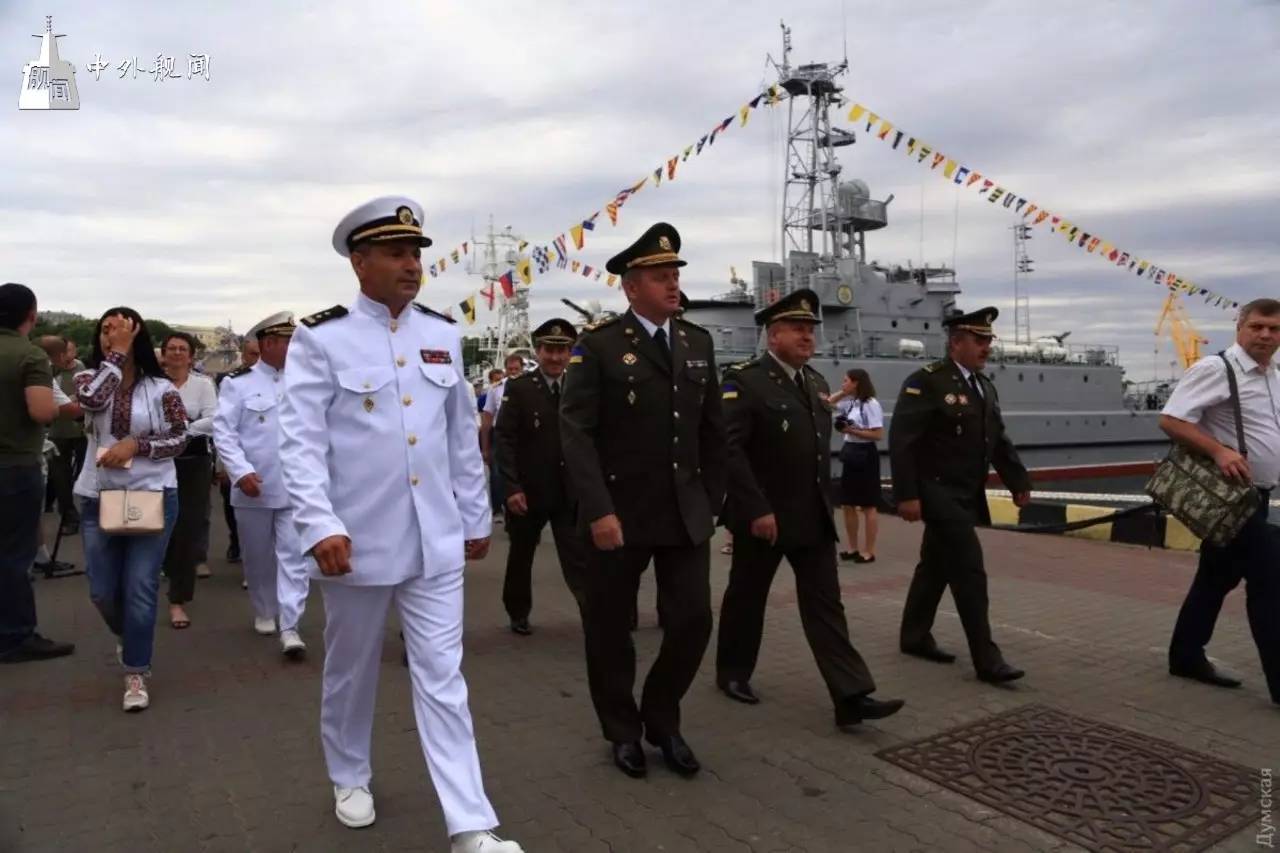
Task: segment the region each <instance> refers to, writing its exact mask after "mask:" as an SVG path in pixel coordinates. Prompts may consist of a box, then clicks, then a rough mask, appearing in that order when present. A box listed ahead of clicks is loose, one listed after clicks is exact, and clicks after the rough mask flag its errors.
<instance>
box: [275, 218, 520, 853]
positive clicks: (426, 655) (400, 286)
mask: <svg viewBox="0 0 1280 853" xmlns="http://www.w3.org/2000/svg"><path fill="white" fill-rule="evenodd" d="M429 245H431V241H430V239H428V238H427V237H425V236H423V233H422V208H421V207H420V206H419V205H418V204H417V203H416V202H414V201H411V200H410V199H407V198H401V197H395V196H391V197H384V198H378V199H374V200H373V201H370V202H368V203H367V204H364V205H361V206H360V207H358V208H356V209H355V210H353V211H352V212H351V213H349V214H347V216H346V217H345V218H343V220H342V221H341V222H340V223H339V224H338V227H337V229H336V230H335V231H334V234H333V247H334V249H336V250H337V252H338V254H340V255H342V256H344V257H348V258H350V261H351V268H352V269H353V270H354V271H355V274H356V278H357V279H359V282H360V292H359V294H357V295H356V298H355V300H354V301H353V302H350V303H348V304H346V305H336V306H334V307H333V308H329V309H327V310H325V311H321V312H320V313H318V314H313V315H311V316H310V317H306V318H304V319H303V320H302V326H301V327H300V328H299V329H298V332H297V334H296V335H295V336H294V338H293V345H292V350H291V352H290V353H289V366H288V369H287V370H286V371H285V399H284V404H283V408H282V411H281V417H280V425H281V445H280V449H281V457H282V461H283V463H284V481H285V487H286V489H287V490H288V492H289V499H290V502H291V503H292V505H293V509H294V521H295V523H296V524H297V527H298V531H299V534H300V536H301V541H302V549H303V551H304V553H307V554H309V555H310V557H311V563H312V575H311V576H312V578H313V579H315V580H317V581H319V584H318V585H319V587H320V589H321V591H322V593H323V595H324V605H325V620H326V621H325V633H324V642H325V663H324V693H323V698H322V699H321V707H320V727H321V740H322V742H323V744H324V754H325V763H326V764H327V765H328V769H329V777H330V779H332V781H333V785H334V797H335V800H336V803H335V813H336V814H337V817H338V819H339V820H340V821H341V822H342V823H344V824H345V825H347V826H351V827H359V826H368V825H369V824H371V823H373V821H374V807H373V797H372V795H371V793H370V791H369V781H370V778H371V777H372V770H371V768H370V766H369V742H370V737H371V735H372V729H373V713H374V698H375V695H376V693H377V686H378V670H379V661H380V659H381V653H382V642H383V636H384V625H385V622H386V617H387V610H388V608H389V607H390V605H392V604H393V603H394V604H395V606H396V608H397V609H398V611H399V615H400V624H401V627H402V628H403V630H404V639H405V645H406V648H407V651H408V658H409V667H410V674H411V678H412V681H413V709H414V715H415V717H416V719H417V723H418V735H419V737H420V739H421V741H422V751H423V753H424V755H425V756H426V760H427V767H428V768H429V770H430V773H431V780H432V782H433V783H434V785H435V789H436V794H437V795H438V796H439V798H440V804H441V806H442V808H443V811H444V817H445V823H446V825H447V827H448V831H449V835H450V836H451V838H452V842H453V843H452V851H453V853H520V851H521V847H520V845H518V844H516V843H515V842H514V841H501V840H500V839H498V838H497V837H496V836H494V835H493V834H492V833H491V832H489V830H491V829H492V828H493V827H494V826H496V825H497V823H498V819H497V817H496V816H495V814H494V811H493V807H492V806H491V805H490V803H489V798H488V797H487V796H486V795H485V792H484V784H483V782H482V780H481V775H480V760H479V757H478V755H477V753H476V742H475V735H474V732H473V730H472V724H471V711H470V709H469V708H468V705H467V685H466V682H465V681H464V680H463V678H462V672H461V669H460V667H461V664H462V576H463V567H464V563H465V561H466V560H467V559H468V558H470V559H480V558H482V557H484V556H485V554H486V553H488V549H489V534H490V528H491V521H492V520H491V517H490V512H489V500H488V496H487V494H486V490H485V477H484V465H483V463H482V461H481V458H480V448H479V443H478V441H477V434H476V422H475V413H474V409H473V405H474V404H473V403H472V402H471V397H470V395H469V394H468V393H467V388H466V382H465V380H464V379H463V376H462V346H461V336H460V334H459V333H458V330H457V329H456V328H455V327H454V326H453V321H452V320H450V319H448V318H446V317H444V316H443V315H441V314H437V313H435V312H434V311H431V310H430V309H428V308H425V307H423V306H421V305H418V304H417V303H414V302H413V299H414V297H416V296H417V294H418V289H419V287H420V286H421V282H422V260H421V254H422V252H421V250H422V247H424V246H429Z"/></svg>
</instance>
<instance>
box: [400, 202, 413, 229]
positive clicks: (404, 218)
mask: <svg viewBox="0 0 1280 853" xmlns="http://www.w3.org/2000/svg"><path fill="white" fill-rule="evenodd" d="M396 218H397V219H399V220H400V224H401V225H412V224H413V211H412V210H410V209H409V208H408V207H406V206H405V205H401V206H400V207H398V208H396Z"/></svg>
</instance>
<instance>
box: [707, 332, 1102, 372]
mask: <svg viewBox="0 0 1280 853" xmlns="http://www.w3.org/2000/svg"><path fill="white" fill-rule="evenodd" d="M708 330H709V331H710V332H711V335H712V337H713V338H714V339H715V342H716V352H717V357H718V359H719V360H720V362H721V363H723V364H730V363H733V362H735V361H742V360H745V359H748V358H753V357H754V356H755V354H756V353H757V352H758V345H759V343H760V341H761V334H760V330H759V329H758V328H757V327H755V326H720V325H712V326H708ZM913 344H919V346H914V345H913ZM942 346H943V344H942V343H941V341H939V340H937V339H935V340H933V341H930V342H929V345H924V344H923V343H922V342H911V341H909V339H905V338H903V337H902V336H900V335H885V334H873V333H868V334H864V335H862V336H861V338H859V336H858V334H857V332H856V331H853V330H849V331H847V332H844V333H842V334H840V335H837V336H834V337H826V336H823V335H821V334H820V335H819V338H818V347H817V352H816V353H815V354H814V357H815V358H908V359H918V360H921V361H927V360H932V359H937V358H942V356H943V354H944V353H943V352H942ZM990 360H991V361H993V362H997V363H1000V362H1004V363H1010V364H1069V365H1088V366H1093V367H1115V366H1117V365H1119V363H1120V348H1119V347H1117V346H1113V345H1110V344H1053V345H1041V346H1037V345H1035V344H1029V345H1021V346H1018V347H1016V348H1015V347H1014V346H1013V345H1001V346H999V347H995V348H993V349H992V353H991V359H990Z"/></svg>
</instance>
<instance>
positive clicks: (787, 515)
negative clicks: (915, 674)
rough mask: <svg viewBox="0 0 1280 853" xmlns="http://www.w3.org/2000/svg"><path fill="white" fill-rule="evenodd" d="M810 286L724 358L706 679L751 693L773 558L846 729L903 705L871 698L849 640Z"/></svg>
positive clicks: (766, 313)
mask: <svg viewBox="0 0 1280 853" xmlns="http://www.w3.org/2000/svg"><path fill="white" fill-rule="evenodd" d="M817 305H818V297H817V294H815V293H814V292H813V291H812V290H808V289H802V290H797V291H795V292H793V293H790V294H788V295H787V296H785V297H783V298H782V299H779V300H778V301H777V302H774V303H773V304H772V305H770V306H768V307H767V308H764V309H762V310H760V311H758V312H756V322H757V323H758V324H763V325H764V326H765V327H766V329H767V336H768V352H766V353H765V354H764V355H762V356H760V357H759V358H757V359H755V360H754V361H749V362H746V363H745V364H740V365H734V366H733V367H731V368H729V370H728V371H726V373H725V377H724V384H723V388H722V399H723V401H724V411H725V422H726V425H727V429H728V434H729V454H728V469H729V487H728V494H727V496H726V500H725V509H724V516H723V520H724V523H725V526H726V527H728V528H729V530H730V531H732V533H733V541H734V550H733V562H732V565H731V568H730V569H729V586H728V587H727V588H726V589H725V593H724V603H723V604H722V605H721V607H720V637H719V643H718V649H717V654H716V683H717V685H718V686H719V687H720V689H721V690H722V691H723V692H724V693H725V694H726V695H728V696H729V698H731V699H736V700H737V701H739V702H745V703H747V704H750V705H754V704H756V703H757V702H758V701H759V699H758V698H757V696H756V694H755V692H754V691H753V690H752V689H751V683H750V678H751V673H752V671H753V670H754V669H755V665H756V658H757V656H758V655H759V652H760V638H761V634H762V632H763V630H764V612H765V605H766V602H767V599H768V597H769V587H770V585H771V584H772V583H773V576H774V573H775V572H777V570H778V564H779V563H780V562H781V561H782V558H783V557H786V558H787V562H788V563H790V564H791V568H792V570H793V571H794V572H795V575H796V597H797V599H798V604H799V606H800V622H801V624H802V625H803V626H804V634H805V638H806V639H807V640H808V641H809V648H810V649H811V650H812V651H813V657H814V659H815V660H816V661H817V663H818V671H819V672H820V673H821V674H822V679H823V681H825V682H826V684H827V691H828V692H829V693H830V694H831V701H832V703H833V704H834V705H835V716H836V726H837V727H839V728H840V729H841V730H844V731H848V730H850V729H851V728H852V727H853V726H856V725H857V724H858V723H860V722H862V721H863V720H867V719H879V718H881V717H887V716H889V715H890V714H893V713H896V712H897V711H898V710H899V709H900V708H902V705H903V702H902V700H901V699H895V700H891V701H879V700H876V699H872V698H871V696H870V694H871V692H872V691H874V690H875V689H876V686H875V682H874V681H873V680H872V678H871V673H870V671H869V670H868V669H867V665H866V663H865V662H864V661H863V660H862V656H861V655H859V654H858V652H857V651H856V650H855V649H854V648H853V645H852V644H851V643H850V642H849V627H848V625H847V624H846V622H845V616H844V607H843V605H842V604H841V603H840V581H839V578H838V576H837V572H836V542H837V535H836V527H835V523H834V522H833V521H832V518H831V512H832V510H831V411H830V409H829V407H828V406H827V405H826V403H825V402H824V401H823V398H824V397H825V395H826V394H827V390H828V389H827V382H826V380H825V379H823V378H822V374H821V373H819V372H818V371H816V370H814V369H813V368H811V367H809V366H807V364H806V362H808V361H809V359H810V358H812V357H813V350H814V327H815V326H817V324H818V323H819V322H821V321H820V320H819V318H818V316H817V314H815V313H814V311H815V309H816V308H817Z"/></svg>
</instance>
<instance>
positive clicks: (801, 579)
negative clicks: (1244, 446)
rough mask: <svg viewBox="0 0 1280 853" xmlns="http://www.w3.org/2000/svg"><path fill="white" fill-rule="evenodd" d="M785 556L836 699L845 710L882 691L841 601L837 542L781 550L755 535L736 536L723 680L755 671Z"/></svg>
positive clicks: (720, 662)
mask: <svg viewBox="0 0 1280 853" xmlns="http://www.w3.org/2000/svg"><path fill="white" fill-rule="evenodd" d="M783 557H786V558H787V562H788V563H790V564H791V569H792V571H794V572H795V575H796V598H797V603H798V605H799V607H800V624H801V625H802V626H803V627H804V636H805V639H806V640H808V641H809V649H810V650H811V651H812V652H813V659H814V660H815V661H816V662H817V664H818V671H819V672H820V673H821V674H822V680H823V681H824V682H826V685H827V692H828V693H830V694H831V701H832V702H833V703H835V704H836V705H837V706H839V705H840V704H841V702H843V701H844V700H845V699H848V698H854V697H858V696H865V695H866V694H868V693H871V692H872V691H873V690H875V689H876V685H875V681H874V680H873V679H872V678H871V672H870V670H868V669H867V664H866V662H865V661H864V660H863V659H862V656H861V655H860V654H858V651H857V649H855V648H854V647H853V644H852V643H850V642H849V626H848V624H847V623H846V621H845V615H844V605H843V604H841V603H840V579H839V576H838V574H837V571H836V543H835V542H826V543H823V544H820V545H805V546H799V547H791V548H779V547H775V546H773V545H770V544H769V543H768V542H766V541H764V540H763V539H758V538H756V537H755V536H751V535H750V534H742V535H738V536H734V537H733V561H732V563H730V566H729V585H728V586H727V587H726V588H725V591H724V602H723V603H722V604H721V605H720V634H719V639H718V642H717V648H716V677H717V679H719V680H720V681H721V682H724V681H730V680H733V681H747V680H749V679H750V678H751V674H752V673H753V672H754V671H755V668H756V660H757V658H758V657H759V654H760V640H761V637H762V635H763V633H764V611H765V606H766V604H767V603H768V598H769V587H770V586H771V585H772V584H773V576H774V574H775V573H776V572H777V571H778V564H779V563H781V562H782V558H783Z"/></svg>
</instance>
